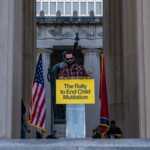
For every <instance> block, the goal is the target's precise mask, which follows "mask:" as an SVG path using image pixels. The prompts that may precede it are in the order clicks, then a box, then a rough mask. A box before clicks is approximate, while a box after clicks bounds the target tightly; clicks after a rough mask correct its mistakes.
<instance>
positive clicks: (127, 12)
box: [104, 0, 150, 138]
mask: <svg viewBox="0 0 150 150" xmlns="http://www.w3.org/2000/svg"><path fill="white" fill-rule="evenodd" d="M149 6H150V1H149V0H132V1H131V0H105V1H104V10H105V11H104V54H105V58H106V59H105V60H106V77H107V78H108V98H109V99H110V100H111V102H110V105H109V107H110V114H111V118H112V119H115V120H116V122H117V125H118V126H120V127H121V128H122V130H123V133H124V137H126V138H139V137H142V138H149V137H150V117H149V113H150V111H149V107H150V102H149V97H150V92H149V89H150V78H149V76H150V69H149V68H150V67H149V65H150V61H149V57H150V53H149V47H150V42H149V38H150V21H149V20H150V17H149V13H150V9H149Z"/></svg>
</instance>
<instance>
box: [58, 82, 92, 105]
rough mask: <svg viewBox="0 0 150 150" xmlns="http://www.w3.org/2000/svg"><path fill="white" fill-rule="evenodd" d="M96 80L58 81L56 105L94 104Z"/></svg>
mask: <svg viewBox="0 0 150 150" xmlns="http://www.w3.org/2000/svg"><path fill="white" fill-rule="evenodd" d="M94 91H95V90H94V79H59V80H56V104H94V103H95V92H94Z"/></svg>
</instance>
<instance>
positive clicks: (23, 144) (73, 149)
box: [0, 139, 150, 150]
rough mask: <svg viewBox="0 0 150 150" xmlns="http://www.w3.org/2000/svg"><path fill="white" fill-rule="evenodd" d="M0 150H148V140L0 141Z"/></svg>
mask: <svg viewBox="0 0 150 150" xmlns="http://www.w3.org/2000/svg"><path fill="white" fill-rule="evenodd" d="M0 150H150V139H119V140H116V139H112V140H109V139H105V140H95V139H94V140H93V139H77V140H76V139H56V140H55V139H43V140H40V139H39V140H32V139H30V140H29V139H27V140H14V139H12V140H5V139H4V140H3V139H1V140H0Z"/></svg>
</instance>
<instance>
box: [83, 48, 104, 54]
mask: <svg viewBox="0 0 150 150" xmlns="http://www.w3.org/2000/svg"><path fill="white" fill-rule="evenodd" d="M82 53H83V54H87V53H88V54H89V53H92V54H93V53H96V54H97V53H101V50H99V49H96V48H90V49H84V50H82Z"/></svg>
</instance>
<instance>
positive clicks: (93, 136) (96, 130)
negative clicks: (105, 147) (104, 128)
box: [92, 126, 101, 139]
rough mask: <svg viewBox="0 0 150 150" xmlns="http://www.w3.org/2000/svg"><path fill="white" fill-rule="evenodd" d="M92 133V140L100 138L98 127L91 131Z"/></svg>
mask: <svg viewBox="0 0 150 150" xmlns="http://www.w3.org/2000/svg"><path fill="white" fill-rule="evenodd" d="M92 132H93V134H92V138H93V139H100V138H101V129H100V126H98V127H97V128H96V129H93V130H92Z"/></svg>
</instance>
